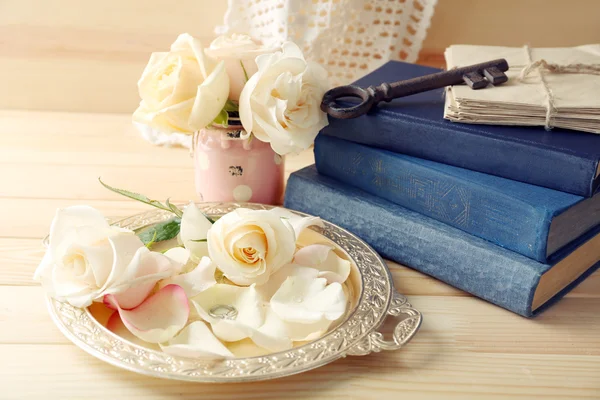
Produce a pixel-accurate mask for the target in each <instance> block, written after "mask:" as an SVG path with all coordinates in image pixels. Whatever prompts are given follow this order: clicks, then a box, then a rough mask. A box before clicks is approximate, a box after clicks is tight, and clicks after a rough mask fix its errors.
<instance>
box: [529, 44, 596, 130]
mask: <svg viewBox="0 0 600 400" xmlns="http://www.w3.org/2000/svg"><path fill="white" fill-rule="evenodd" d="M523 49H524V50H525V55H526V57H527V65H526V66H525V67H524V68H523V69H522V70H521V74H520V75H519V80H521V81H523V80H524V79H525V78H526V77H527V75H529V74H530V73H531V72H532V71H538V73H539V75H540V82H541V83H542V87H543V88H544V91H545V92H546V121H545V124H544V127H545V128H546V130H550V129H552V126H551V125H550V122H551V120H552V118H553V117H554V116H555V115H556V106H555V103H554V94H553V93H552V90H551V89H550V87H549V86H548V82H547V81H546V76H545V73H546V72H550V73H552V74H589V75H600V65H599V64H567V65H559V64H551V63H549V62H547V61H546V60H544V59H542V60H538V61H535V62H534V61H533V59H532V58H531V48H530V47H529V46H527V45H525V46H523Z"/></svg>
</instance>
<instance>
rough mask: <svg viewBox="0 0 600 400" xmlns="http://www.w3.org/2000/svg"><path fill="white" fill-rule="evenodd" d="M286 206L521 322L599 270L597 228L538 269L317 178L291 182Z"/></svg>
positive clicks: (309, 175)
mask: <svg viewBox="0 0 600 400" xmlns="http://www.w3.org/2000/svg"><path fill="white" fill-rule="evenodd" d="M285 206H286V207H288V208H290V209H293V210H298V211H303V212H306V213H309V214H313V215H318V216H320V217H322V218H323V219H326V220H328V221H331V222H333V223H334V224H337V225H339V226H342V227H344V228H346V229H348V230H349V231H351V232H353V233H355V234H356V235H358V236H359V237H361V238H362V239H363V240H365V241H366V242H367V243H369V244H370V245H371V246H373V248H374V249H375V250H377V251H378V252H379V253H380V254H381V255H382V256H384V257H386V258H389V259H391V260H394V261H397V262H399V263H402V264H404V265H407V266H409V267H412V268H414V269H416V270H419V271H421V272H424V273H426V274H428V275H431V276H433V277H436V278H437V279H440V280H442V281H444V282H446V283H448V284H450V285H452V286H455V287H457V288H459V289H462V290H465V291H467V292H469V293H472V294H474V295H476V296H478V297H481V298H482V299H484V300H487V301H489V302H491V303H494V304H496V305H499V306H501V307H504V308H506V309H508V310H511V311H513V312H515V313H517V314H521V315H523V316H526V317H530V316H533V315H535V314H537V313H539V312H540V311H542V310H543V309H544V308H545V307H546V306H547V305H549V304H550V303H551V302H552V301H554V300H556V299H558V298H560V297H562V296H563V295H564V294H565V293H567V292H568V291H569V290H571V289H572V288H573V287H574V286H575V285H576V284H577V283H579V282H580V281H581V280H583V279H584V278H585V277H586V276H588V275H589V274H591V273H592V272H593V271H594V270H596V269H597V268H598V267H599V266H600V262H598V261H599V260H600V234H598V231H599V230H598V229H596V230H593V231H590V232H588V233H587V234H585V235H584V236H582V237H580V238H579V239H578V240H577V241H576V242H573V243H571V244H570V245H568V246H566V247H565V248H563V250H561V251H560V255H557V258H556V260H555V261H553V262H552V263H550V264H544V263H539V262H537V261H534V260H532V259H530V258H527V257H525V256H522V255H520V254H518V253H515V252H512V251H510V250H507V249H503V248H501V247H499V246H496V245H494V244H492V243H490V242H488V241H487V240H483V239H480V238H478V237H475V236H472V235H469V234H468V233H465V232H463V231H461V230H460V229H456V228H453V227H451V226H449V225H447V224H444V223H442V222H439V221H436V220H434V219H432V218H429V217H426V216H424V215H421V214H418V213H416V212H414V211H410V210H408V209H406V208H404V207H400V206H398V205H396V204H394V203H391V202H389V201H387V200H384V199H381V198H379V197H376V196H373V195H371V194H368V193H366V192H364V191H361V190H359V189H355V188H353V187H350V186H348V185H345V184H342V183H339V182H337V181H335V180H333V179H331V178H328V177H325V176H323V175H319V174H318V173H317V170H316V168H315V167H314V166H310V167H307V168H305V169H303V170H300V171H297V172H295V173H293V174H292V175H291V176H290V179H289V181H288V186H287V190H286V195H285Z"/></svg>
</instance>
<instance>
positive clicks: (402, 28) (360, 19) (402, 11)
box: [216, 0, 437, 86]
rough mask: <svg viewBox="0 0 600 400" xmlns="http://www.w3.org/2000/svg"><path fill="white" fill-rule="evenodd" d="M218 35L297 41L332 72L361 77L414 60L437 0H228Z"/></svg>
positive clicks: (340, 78)
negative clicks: (391, 62) (392, 63)
mask: <svg viewBox="0 0 600 400" xmlns="http://www.w3.org/2000/svg"><path fill="white" fill-rule="evenodd" d="M228 1H229V3H228V9H227V13H226V14H225V21H224V23H225V24H224V25H223V26H221V27H218V28H217V29H216V33H217V34H224V33H230V32H238V33H245V34H248V35H250V36H252V37H254V38H257V39H260V40H262V41H263V42H264V43H267V44H281V43H282V42H283V41H285V40H288V39H289V40H292V41H294V42H295V43H296V44H297V45H298V46H300V48H301V49H302V51H303V52H304V55H305V56H306V57H307V58H308V59H310V60H313V61H316V62H318V63H320V64H321V65H322V66H323V67H325V69H326V70H327V71H328V72H329V75H330V80H331V84H332V85H334V86H338V85H345V84H348V83H351V82H353V81H355V80H356V79H358V78H360V77H362V76H363V75H365V74H367V73H368V72H370V71H373V70H374V69H376V68H378V67H379V66H381V65H382V64H384V63H385V62H386V61H388V60H401V61H407V62H414V61H416V60H417V56H418V54H419V50H420V49H421V45H422V44H423V40H425V35H426V33H427V28H428V27H429V23H430V21H431V17H432V15H433V10H434V7H435V4H436V3H437V0H228Z"/></svg>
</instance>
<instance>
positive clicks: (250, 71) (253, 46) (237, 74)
mask: <svg viewBox="0 0 600 400" xmlns="http://www.w3.org/2000/svg"><path fill="white" fill-rule="evenodd" d="M274 50H275V49H270V48H265V47H263V46H262V45H261V44H260V43H258V42H256V41H255V40H253V39H252V38H251V37H250V36H247V35H240V34H237V33H234V34H232V35H230V36H219V37H218V38H216V39H215V40H213V42H212V43H211V44H210V46H209V47H208V48H207V49H205V50H204V52H205V54H206V55H207V56H209V57H211V58H213V59H215V60H217V61H224V62H225V70H226V71H227V75H229V99H230V100H234V101H238V100H239V98H240V93H242V89H243V88H244V85H245V84H246V82H247V81H248V78H249V77H251V76H252V75H254V74H255V73H256V71H258V67H257V66H256V62H255V61H254V60H255V59H256V57H257V56H259V55H261V54H265V53H270V52H272V51H274Z"/></svg>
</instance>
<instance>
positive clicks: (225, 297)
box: [192, 284, 263, 342]
mask: <svg viewBox="0 0 600 400" xmlns="http://www.w3.org/2000/svg"><path fill="white" fill-rule="evenodd" d="M192 303H193V304H194V306H195V307H196V310H197V311H198V314H199V315H200V316H201V317H202V319H204V320H205V321H208V322H210V324H211V326H212V328H213V332H214V334H215V336H217V337H218V338H219V339H221V340H225V341H228V342H233V341H236V340H241V339H244V338H247V337H250V336H251V334H252V330H253V329H257V328H258V327H260V326H261V325H262V324H263V310H262V306H261V304H262V299H261V298H260V296H259V294H258V292H257V291H256V288H255V287H254V285H252V286H249V287H239V286H233V285H228V284H216V285H213V286H211V287H210V288H208V289H206V290H205V291H203V292H201V293H200V294H198V295H197V296H195V297H194V298H193V299H192ZM216 306H229V307H233V308H234V309H235V310H236V312H237V315H236V316H235V318H234V319H220V318H215V317H213V316H211V315H210V311H211V310H212V309H213V307H216Z"/></svg>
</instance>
